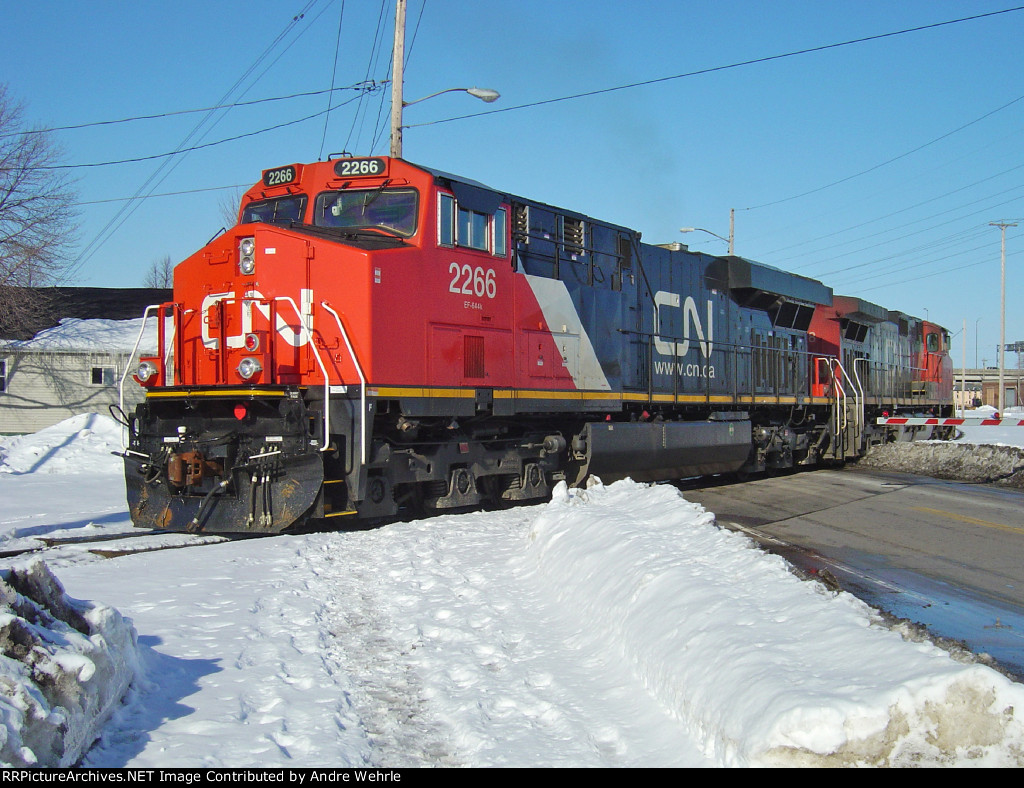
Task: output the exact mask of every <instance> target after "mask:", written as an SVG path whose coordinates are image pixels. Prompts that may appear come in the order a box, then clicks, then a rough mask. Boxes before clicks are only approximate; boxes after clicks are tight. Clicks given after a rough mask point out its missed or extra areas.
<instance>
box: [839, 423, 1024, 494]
mask: <svg viewBox="0 0 1024 788" xmlns="http://www.w3.org/2000/svg"><path fill="white" fill-rule="evenodd" d="M978 429H984V428H983V427H979V428H978ZM1013 429H1017V430H1022V431H1024V427H1014V428H1013ZM1022 437H1024V435H1022ZM858 464H859V465H864V466H866V467H869V468H879V469H881V470H886V471H900V472H902V473H917V474H921V475H923V476H933V477H935V478H936V479H951V480H953V481H960V482H973V483H984V482H995V483H997V484H1002V485H1007V486H1010V487H1017V488H1024V449H1021V448H1019V447H1017V446H998V445H988V444H980V445H975V444H967V443H948V442H942V441H921V442H916V443H887V444H884V445H881V446H872V447H871V450H870V451H869V452H868V453H867V455H866V456H865V457H864V458H862V459H861V460H860V461H859V462H858Z"/></svg>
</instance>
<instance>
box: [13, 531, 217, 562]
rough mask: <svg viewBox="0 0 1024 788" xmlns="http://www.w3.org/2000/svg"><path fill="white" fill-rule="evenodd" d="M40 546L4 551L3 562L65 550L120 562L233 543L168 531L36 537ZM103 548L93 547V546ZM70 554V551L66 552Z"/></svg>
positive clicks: (201, 535)
mask: <svg viewBox="0 0 1024 788" xmlns="http://www.w3.org/2000/svg"><path fill="white" fill-rule="evenodd" d="M32 541H35V542H38V543H39V544H36V545H32V544H29V545H26V546H25V547H19V548H13V549H9V550H0V559H3V558H17V557H19V556H23V555H30V554H35V553H38V554H45V553H48V552H55V551H58V550H61V549H62V548H70V549H71V550H73V551H75V552H78V551H79V548H80V551H81V552H87V553H91V554H92V555H95V556H99V557H100V558H118V557H120V556H125V555H134V554H136V553H150V552H154V551H157V550H179V549H182V548H185V547H198V546H200V545H207V544H217V543H220V542H227V541H230V540H229V539H228V538H227V537H224V536H212V535H203V534H198V535H195V534H184V533H168V532H166V531H157V530H149V531H137V532H136V531H132V532H126V533H113V534H109V533H108V534H96V535H89V536H63V537H61V536H57V537H48V536H39V537H32ZM94 544H95V545H103V546H98V547H90V545H94ZM63 552H66V551H63Z"/></svg>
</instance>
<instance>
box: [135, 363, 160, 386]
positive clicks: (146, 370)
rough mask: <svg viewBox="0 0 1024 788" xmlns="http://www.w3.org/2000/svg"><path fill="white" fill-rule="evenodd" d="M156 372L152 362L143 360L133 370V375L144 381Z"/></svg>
mask: <svg viewBox="0 0 1024 788" xmlns="http://www.w3.org/2000/svg"><path fill="white" fill-rule="evenodd" d="M156 373H157V368H156V364H152V363H150V362H149V361H143V362H142V363H141V364H139V368H138V369H137V370H136V371H135V377H137V378H138V379H139V381H140V382H142V383H145V382H146V381H148V380H149V379H150V378H151V377H153V376H154V375H155V374H156Z"/></svg>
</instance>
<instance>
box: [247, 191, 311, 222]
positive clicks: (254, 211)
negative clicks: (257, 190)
mask: <svg viewBox="0 0 1024 788" xmlns="http://www.w3.org/2000/svg"><path fill="white" fill-rule="evenodd" d="M305 210H306V195H305V194H297V195H292V196H288V197H276V198H273V199H270V200H260V201H259V202H253V203H249V204H248V205H247V206H245V210H244V211H243V212H242V221H241V224H251V223H253V222H265V223H266V224H291V223H292V222H301V221H302V214H303V213H304V212H305Z"/></svg>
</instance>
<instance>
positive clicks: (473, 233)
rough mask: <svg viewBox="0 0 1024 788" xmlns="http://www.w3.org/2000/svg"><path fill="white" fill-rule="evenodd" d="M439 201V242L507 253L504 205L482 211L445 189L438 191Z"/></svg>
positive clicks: (444, 244) (494, 253)
mask: <svg viewBox="0 0 1024 788" xmlns="http://www.w3.org/2000/svg"><path fill="white" fill-rule="evenodd" d="M437 205H438V207H437V214H438V228H437V242H438V244H440V245H441V246H459V247H463V248H466V249H476V250H478V251H481V252H490V253H491V254H493V255H495V256H498V257H504V256H505V255H507V254H508V219H507V216H508V214H507V211H506V210H505V209H504V208H498V209H497V210H495V212H494V213H482V212H480V211H476V210H473V209H471V208H466V207H463V206H461V205H459V203H458V200H456V198H455V197H454V196H453V195H451V194H445V193H443V192H442V193H439V194H438V203H437Z"/></svg>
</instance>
